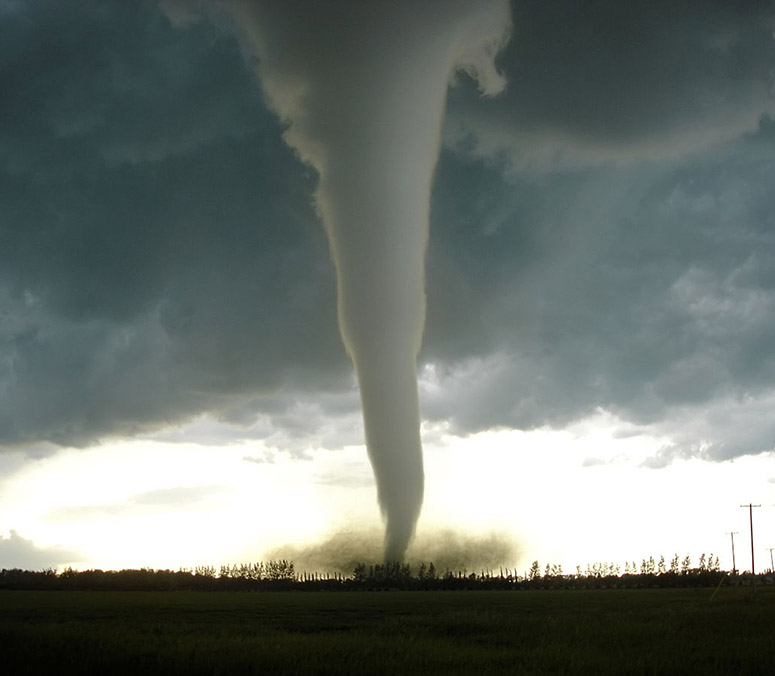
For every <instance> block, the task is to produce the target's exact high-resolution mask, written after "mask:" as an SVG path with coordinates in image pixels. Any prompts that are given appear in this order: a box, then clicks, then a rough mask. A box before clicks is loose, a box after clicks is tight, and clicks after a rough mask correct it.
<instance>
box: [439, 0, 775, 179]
mask: <svg viewBox="0 0 775 676" xmlns="http://www.w3.org/2000/svg"><path fill="white" fill-rule="evenodd" d="M512 6H513V13H514V22H515V35H514V39H513V40H512V41H511V43H510V44H509V46H508V49H507V51H506V54H505V55H504V56H503V58H502V63H503V66H504V68H505V69H506V72H507V77H508V80H509V87H508V90H507V92H506V95H505V97H503V98H502V99H500V100H494V101H493V102H492V104H491V105H489V106H488V107H486V108H482V107H481V106H478V105H477V104H476V103H475V102H474V99H473V96H472V95H471V93H470V92H469V91H466V90H465V89H463V90H460V91H457V92H453V95H452V101H453V103H452V105H451V106H450V114H449V115H448V129H447V138H448V141H449V142H450V143H452V144H455V145H458V144H460V145H461V147H467V148H468V149H469V150H472V151H474V152H476V153H478V154H479V153H483V154H492V153H495V152H501V153H506V154H507V155H508V156H509V158H510V160H511V161H512V162H514V163H515V164H516V165H518V166H521V167H530V168H533V169H535V168H546V167H552V166H577V165H579V164H582V165H583V164H586V163H588V162H590V161H592V162H595V163H597V162H601V161H610V160H612V159H619V160H636V161H637V160H638V159H639V158H642V157H644V156H647V157H657V158H658V157H673V156H675V155H676V154H681V153H685V152H687V151H691V150H696V149H697V148H702V147H704V146H706V145H707V144H708V143H714V142H718V141H723V140H725V139H729V138H732V137H734V136H736V135H738V134H739V133H741V132H743V131H746V130H750V129H751V128H753V127H755V125H756V122H757V120H758V119H759V118H760V117H761V116H762V115H763V114H766V113H768V112H769V113H771V112H773V110H775V96H773V93H774V92H775V89H774V88H773V83H774V75H773V72H774V71H773V66H774V65H775V39H773V28H775V9H773V6H772V4H771V3H770V2H767V1H766V0H761V1H752V2H725V1H723V0H712V1H710V2H709V1H707V0H696V1H690V2H680V3H675V2H669V1H667V0H665V1H663V0H659V1H657V2H653V1H651V2H646V1H643V2H641V1H637V2H626V3H622V2H617V1H616V0H594V1H592V2H586V1H582V0H561V1H560V2H552V3H543V2H536V1H533V0H515V1H514V2H513V3H512Z"/></svg>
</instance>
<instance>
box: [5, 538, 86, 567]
mask: <svg viewBox="0 0 775 676" xmlns="http://www.w3.org/2000/svg"><path fill="white" fill-rule="evenodd" d="M82 560H83V555H82V554H80V553H79V552H77V551H75V550H71V549H66V548H64V547H56V546H55V547H38V546H37V545H35V543H34V542H33V541H32V540H27V539H25V538H23V537H22V536H21V535H19V534H18V533H17V532H16V531H15V530H11V532H10V535H9V537H7V538H6V537H2V536H0V567H1V568H21V569H23V570H45V569H48V568H56V567H57V566H60V565H62V564H65V563H68V564H69V563H77V562H79V561H82Z"/></svg>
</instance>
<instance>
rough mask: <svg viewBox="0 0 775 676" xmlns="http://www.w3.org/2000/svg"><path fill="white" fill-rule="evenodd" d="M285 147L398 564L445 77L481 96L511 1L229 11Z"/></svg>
mask: <svg viewBox="0 0 775 676" xmlns="http://www.w3.org/2000/svg"><path fill="white" fill-rule="evenodd" d="M228 6H229V8H230V10H231V13H232V15H233V17H234V19H235V21H236V23H237V26H238V28H239V29H240V32H241V33H242V35H243V36H244V39H245V41H246V44H247V46H248V48H249V49H250V50H251V51H252V53H253V54H254V55H255V56H256V58H257V71H258V74H259V78H260V81H261V84H262V86H263V89H264V91H265V93H266V95H267V97H268V99H269V104H270V106H271V107H272V108H273V109H274V111H275V112H276V113H277V115H278V116H279V117H280V119H281V120H282V121H283V123H284V124H285V125H286V128H285V132H284V137H285V140H286V142H287V143H288V144H289V145H290V146H291V147H292V148H294V149H295V150H296V151H297V153H298V154H299V156H300V157H301V159H302V160H303V161H304V162H306V163H307V164H309V165H311V166H312V167H314V169H315V170H316V171H317V174H318V178H319V182H318V186H317V190H316V192H315V204H316V207H317V210H318V213H319V216H320V217H321V219H322V221H323V225H324V227H325V230H326V234H327V235H328V240H329V245H330V249H331V255H332V257H333V261H334V264H335V267H336V279H337V297H338V303H337V306H338V318H339V328H340V333H341V336H342V339H343V341H344V344H345V347H346V349H347V353H348V354H349V356H350V358H351V359H352V362H353V364H354V366H355V371H356V374H357V377H358V384H359V387H360V394H361V404H362V410H363V418H364V429H365V436H366V446H367V448H368V453H369V459H370V461H371V464H372V467H373V469H374V474H375V477H376V483H377V493H378V501H379V505H380V508H381V511H382V514H383V517H384V519H385V521H386V536H385V558H386V559H387V560H400V559H402V558H403V556H404V554H405V552H406V548H407V546H408V544H409V542H410V540H411V538H412V536H413V534H414V530H415V525H416V522H417V519H418V516H419V514H420V509H421V506H422V500H423V459H422V447H421V441H420V412H419V403H418V391H417V366H416V363H417V354H418V352H419V350H420V345H421V340H422V334H423V328H424V323H425V269H424V261H425V250H426V246H427V241H428V229H429V225H428V224H429V209H430V193H431V184H432V180H433V174H434V170H435V167H436V162H437V159H438V155H439V148H440V143H441V129H442V120H443V115H444V107H445V102H446V94H447V87H448V85H449V82H450V78H451V77H452V76H453V75H454V74H455V73H456V72H457V71H460V70H462V71H465V72H466V73H468V74H469V75H470V76H471V77H472V78H474V79H475V80H476V81H477V82H478V83H479V86H480V89H481V91H482V92H483V93H485V94H494V93H497V92H498V91H499V90H500V89H502V88H503V85H504V80H503V79H502V77H501V76H500V75H499V74H498V72H497V70H496V68H495V65H494V62H493V58H494V56H495V54H497V52H498V49H499V48H500V47H501V46H502V45H503V44H504V43H505V40H506V38H507V35H508V29H509V25H510V13H509V7H508V3H507V2H503V1H501V0H498V1H493V2H470V1H463V0H460V1H457V2H449V1H448V0H445V1H444V2H441V1H437V2H423V3H412V2H398V3H396V2H376V3H363V2H336V3H309V2H300V1H295V2H288V1H287V0H283V1H282V2H280V1H268V2H247V1H244V2H241V1H235V2H233V3H231V4H230V5H228Z"/></svg>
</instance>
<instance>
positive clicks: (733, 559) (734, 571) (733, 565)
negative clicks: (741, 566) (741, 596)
mask: <svg viewBox="0 0 775 676" xmlns="http://www.w3.org/2000/svg"><path fill="white" fill-rule="evenodd" d="M727 535H729V537H730V539H731V540H732V575H735V574H736V573H737V565H736V564H735V535H740V533H739V532H738V531H732V532H731V533H727Z"/></svg>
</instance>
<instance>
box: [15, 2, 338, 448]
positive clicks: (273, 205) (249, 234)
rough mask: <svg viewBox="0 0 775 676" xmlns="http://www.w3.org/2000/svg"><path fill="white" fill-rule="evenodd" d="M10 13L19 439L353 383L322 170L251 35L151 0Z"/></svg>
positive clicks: (110, 428)
mask: <svg viewBox="0 0 775 676" xmlns="http://www.w3.org/2000/svg"><path fill="white" fill-rule="evenodd" d="M5 21H6V24H5V28H6V33H7V35H8V36H9V39H8V40H5V39H4V41H3V47H2V48H3V50H4V55H3V59H2V64H3V68H2V73H1V74H0V78H1V82H2V84H0V87H1V88H2V91H3V92H4V95H3V100H2V104H0V110H1V111H2V112H0V116H2V119H3V125H2V132H0V148H2V150H3V152H2V154H1V155H0V156H2V158H3V161H2V162H3V165H4V166H3V172H2V178H1V179H0V199H1V200H2V205H3V209H2V217H0V218H1V220H0V282H1V283H2V287H0V288H1V291H0V321H2V327H3V330H2V334H0V341H1V342H0V388H1V389H2V393H3V402H4V404H3V407H2V409H0V437H1V438H2V440H3V441H6V442H9V443H15V442H22V443H24V442H27V441H32V440H35V439H38V438H44V439H51V440H54V441H56V442H60V443H73V444H81V443H88V442H90V441H92V440H93V439H94V438H95V437H97V436H100V435H109V434H112V433H118V434H123V433H132V432H136V431H141V430H142V429H144V428H146V427H149V426H150V427H153V426H158V425H160V424H164V423H165V422H172V421H176V420H179V419H180V418H185V417H186V416H188V415H191V414H192V413H195V412H197V411H201V410H212V409H216V410H219V409H223V408H228V407H229V406H230V405H231V404H232V400H231V399H230V397H231V395H237V396H238V397H239V395H241V394H242V393H244V392H245V391H248V392H250V393H251V394H255V393H256V391H257V390H262V389H268V390H275V389H277V387H278V386H279V385H280V384H281V383H283V382H285V381H288V380H291V381H292V380H294V378H296V379H298V378H299V377H300V376H299V375H298V374H303V378H311V379H313V380H315V381H316V382H318V383H320V382H321V381H325V380H326V378H329V379H331V378H333V379H334V381H336V380H337V379H339V378H341V377H342V376H340V375H339V374H338V371H337V369H339V370H341V365H342V364H343V363H344V351H343V349H342V348H341V347H340V345H339V339H338V336H337V332H336V320H335V313H334V311H333V307H334V289H333V274H332V271H331V269H330V265H329V263H328V253H327V249H326V245H325V242H324V238H323V235H322V233H321V232H320V231H319V230H318V228H317V224H316V223H315V221H314V219H313V217H312V209H311V206H310V186H311V182H310V180H309V177H305V175H304V172H303V170H302V169H301V168H300V166H299V164H298V162H297V161H296V160H295V158H294V157H293V156H292V154H291V153H290V151H288V150H287V148H286V147H285V145H284V144H283V142H282V140H281V138H280V132H279V128H278V126H277V123H276V122H275V120H274V118H273V117H272V116H271V115H270V114H269V113H268V112H267V111H266V110H265V108H264V107H263V104H262V102H261V100H260V97H259V93H258V90H257V87H256V86H255V84H254V82H253V77H252V75H251V74H250V72H249V69H248V68H246V67H245V64H244V61H243V59H242V57H241V55H240V53H239V50H238V48H237V46H236V44H235V43H234V41H233V40H231V39H230V38H228V37H225V36H222V35H219V34H217V33H216V32H215V31H214V29H211V28H207V27H206V26H203V27H202V28H201V29H200V28H193V29H191V30H189V31H177V30H175V29H173V28H172V27H171V26H170V24H169V22H168V21H167V19H166V18H165V16H164V15H163V14H162V13H161V12H160V11H159V10H158V8H157V7H156V6H155V5H154V4H149V3H133V4H132V5H121V6H118V5H114V4H112V3H56V4H53V3H30V4H29V5H27V6H26V7H25V9H24V10H23V11H20V12H19V13H18V14H16V15H13V16H11V17H10V18H8V17H6V20H5ZM344 377H345V378H346V375H345V376H344Z"/></svg>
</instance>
